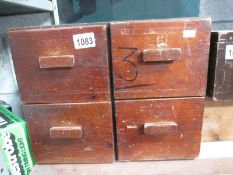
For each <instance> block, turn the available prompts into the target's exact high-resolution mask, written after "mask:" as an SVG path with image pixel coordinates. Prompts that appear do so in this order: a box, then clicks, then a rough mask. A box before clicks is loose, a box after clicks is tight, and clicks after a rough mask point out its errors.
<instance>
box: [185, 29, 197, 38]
mask: <svg viewBox="0 0 233 175" xmlns="http://www.w3.org/2000/svg"><path fill="white" fill-rule="evenodd" d="M195 36H196V29H193V30H183V38H194V37H195Z"/></svg>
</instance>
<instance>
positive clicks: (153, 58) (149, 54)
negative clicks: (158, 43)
mask: <svg viewBox="0 0 233 175" xmlns="http://www.w3.org/2000/svg"><path fill="white" fill-rule="evenodd" d="M142 57H143V61H144V62H162V61H166V62H167V61H175V60H180V57H181V49H180V48H170V49H168V48H163V49H145V50H143V52H142Z"/></svg>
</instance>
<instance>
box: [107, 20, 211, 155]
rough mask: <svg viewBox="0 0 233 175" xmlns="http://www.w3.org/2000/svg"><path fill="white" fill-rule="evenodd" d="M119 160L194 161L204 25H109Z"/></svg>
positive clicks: (205, 53) (205, 44)
mask: <svg viewBox="0 0 233 175" xmlns="http://www.w3.org/2000/svg"><path fill="white" fill-rule="evenodd" d="M110 31H111V49H112V65H113V84H114V88H113V89H114V98H115V100H116V101H115V116H116V123H117V127H116V130H117V145H118V157H119V160H157V159H190V158H194V157H196V156H197V155H198V153H199V149H200V136H201V126H202V116H203V108H204V105H203V97H202V96H204V95H205V92H206V80H207V69H208V54H209V43H210V42H209V40H210V20H208V19H176V20H173V19H171V20H144V21H126V22H125V21H124V22H113V23H111V24H110Z"/></svg>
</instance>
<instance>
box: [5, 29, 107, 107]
mask: <svg viewBox="0 0 233 175" xmlns="http://www.w3.org/2000/svg"><path fill="white" fill-rule="evenodd" d="M106 36H107V34H106V25H76V26H58V27H45V28H25V29H16V30H11V31H10V32H9V33H8V38H9V41H10V46H11V51H12V56H13V62H14V67H15V72H16V78H17V81H18V87H19V92H20V95H21V98H22V101H23V102H24V103H45V102H46V103H59V102H61V103H65V102H69V103H70V102H85V101H102V100H110V94H109V93H110V90H109V67H108V64H109V63H108V51H107V38H106Z"/></svg>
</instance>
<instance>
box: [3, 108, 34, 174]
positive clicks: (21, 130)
mask: <svg viewBox="0 0 233 175" xmlns="http://www.w3.org/2000/svg"><path fill="white" fill-rule="evenodd" d="M33 165H34V160H33V158H32V152H31V147H30V144H29V138H28V134H27V127H26V123H25V121H24V120H23V119H21V118H20V117H18V116H16V115H15V114H13V113H12V112H10V111H9V110H7V109H5V108H4V107H3V106H0V174H3V175H28V174H29V173H30V172H31V169H32V167H33Z"/></svg>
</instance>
